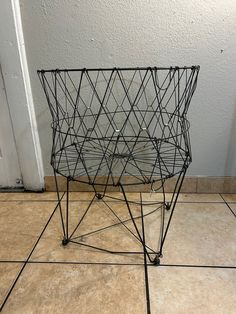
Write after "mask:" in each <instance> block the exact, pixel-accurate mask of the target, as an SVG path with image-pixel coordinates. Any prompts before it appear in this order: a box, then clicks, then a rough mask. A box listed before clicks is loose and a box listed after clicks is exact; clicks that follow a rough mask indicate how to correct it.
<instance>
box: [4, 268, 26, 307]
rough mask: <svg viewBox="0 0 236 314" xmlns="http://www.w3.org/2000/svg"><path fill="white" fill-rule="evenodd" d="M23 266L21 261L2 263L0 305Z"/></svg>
mask: <svg viewBox="0 0 236 314" xmlns="http://www.w3.org/2000/svg"><path fill="white" fill-rule="evenodd" d="M22 266H23V265H22V264H20V263H12V264H10V263H0V306H1V304H2V303H3V302H4V299H5V297H6V295H7V293H8V291H9V289H10V288H11V285H12V284H13V282H14V280H15V278H16V277H17V275H18V273H19V271H20V269H21V267H22Z"/></svg>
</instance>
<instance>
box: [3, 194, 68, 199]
mask: <svg viewBox="0 0 236 314" xmlns="http://www.w3.org/2000/svg"><path fill="white" fill-rule="evenodd" d="M60 195H62V193H61V192H60ZM56 200H57V193H56V192H42V193H41V192H39V193H33V192H18V193H14V192H9V193H4V192H0V201H56Z"/></svg>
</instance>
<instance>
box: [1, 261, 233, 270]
mask: <svg viewBox="0 0 236 314" xmlns="http://www.w3.org/2000/svg"><path fill="white" fill-rule="evenodd" d="M1 263H9V264H11V263H27V264H55V265H57V264H62V265H63V264H64V265H107V266H109V265H110V266H143V265H144V264H143V263H112V262H111V263H109V262H75V261H68V262H67V261H34V260H30V261H28V262H26V261H25V260H24V261H8V260H2V261H0V264H1ZM147 266H151V267H159V266H161V267H183V268H219V269H222V268H223V269H236V266H227V265H194V264H160V265H158V266H156V265H154V264H151V263H147Z"/></svg>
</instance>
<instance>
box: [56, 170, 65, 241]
mask: <svg viewBox="0 0 236 314" xmlns="http://www.w3.org/2000/svg"><path fill="white" fill-rule="evenodd" d="M54 180H55V185H56V192H57V201H58V207H59V212H60V219H61V226H62V232H63V239H65V237H66V228H65V222H64V218H63V213H62V206H61V197H60V193H59V186H58V181H57V174H56V171H55V170H54Z"/></svg>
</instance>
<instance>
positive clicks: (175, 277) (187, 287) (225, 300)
mask: <svg viewBox="0 0 236 314" xmlns="http://www.w3.org/2000/svg"><path fill="white" fill-rule="evenodd" d="M149 283H150V299H151V307H152V313H153V314H158V313H162V314H187V313H189V314H192V313H193V314H223V313H225V314H226V313H227V314H234V313H235V304H236V269H233V270H232V269H209V268H177V267H149Z"/></svg>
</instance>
